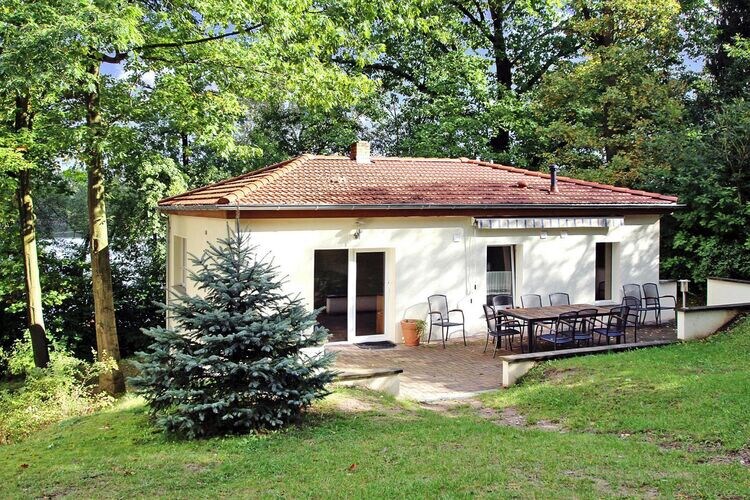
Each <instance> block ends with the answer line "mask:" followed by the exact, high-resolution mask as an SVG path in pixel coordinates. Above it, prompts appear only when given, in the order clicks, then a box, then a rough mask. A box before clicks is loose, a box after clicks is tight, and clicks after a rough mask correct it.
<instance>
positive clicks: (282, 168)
mask: <svg viewBox="0 0 750 500" xmlns="http://www.w3.org/2000/svg"><path fill="white" fill-rule="evenodd" d="M312 157H313V156H312V155H310V154H303V155H300V156H296V157H294V158H291V159H289V160H286V161H283V162H280V163H276V164H274V165H271V166H269V167H267V168H263V169H261V170H255V171H254V172H253V173H254V174H259V173H263V174H265V175H263V176H261V177H259V178H258V179H255V180H253V181H251V182H250V183H249V184H247V185H246V186H242V187H240V188H237V189H235V190H234V191H232V192H231V193H227V194H225V195H224V196H222V197H220V198H219V199H218V200H217V204H219V205H229V204H232V203H239V201H240V199H241V198H242V197H243V196H247V195H249V194H250V193H252V192H253V191H255V190H257V189H258V188H260V187H261V186H264V185H266V184H268V183H269V182H272V181H275V180H276V179H278V178H279V177H281V176H283V175H285V174H287V173H289V172H291V171H292V170H294V169H295V168H297V167H298V166H300V165H302V164H303V163H305V162H306V161H307V160H309V159H311V158H312ZM272 169H273V170H272ZM240 178H242V176H238V177H235V178H234V179H230V180H238V179H240ZM215 185H216V184H214V186H215Z"/></svg>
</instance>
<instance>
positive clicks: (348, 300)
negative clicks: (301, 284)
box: [313, 249, 387, 342]
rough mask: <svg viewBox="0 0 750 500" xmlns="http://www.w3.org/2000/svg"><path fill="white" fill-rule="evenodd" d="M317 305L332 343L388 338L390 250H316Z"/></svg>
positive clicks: (314, 271)
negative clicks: (387, 284) (387, 257)
mask: <svg viewBox="0 0 750 500" xmlns="http://www.w3.org/2000/svg"><path fill="white" fill-rule="evenodd" d="M314 259H315V262H314V269H313V281H314V283H313V303H314V304H313V305H314V307H315V308H316V309H322V311H321V312H320V314H318V323H320V325H321V326H324V327H326V328H327V329H328V331H329V332H330V334H329V336H328V340H329V341H330V342H347V341H348V342H363V341H375V340H382V339H383V338H384V337H385V319H386V318H385V313H386V311H385V304H386V288H387V287H386V252H384V251H374V250H347V249H341V250H315V257H314Z"/></svg>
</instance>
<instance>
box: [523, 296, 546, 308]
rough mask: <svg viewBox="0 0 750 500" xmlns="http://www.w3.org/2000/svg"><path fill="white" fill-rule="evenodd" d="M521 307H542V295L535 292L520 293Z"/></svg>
mask: <svg viewBox="0 0 750 500" xmlns="http://www.w3.org/2000/svg"><path fill="white" fill-rule="evenodd" d="M521 307H542V296H541V295H537V294H536V293H529V294H526V295H521Z"/></svg>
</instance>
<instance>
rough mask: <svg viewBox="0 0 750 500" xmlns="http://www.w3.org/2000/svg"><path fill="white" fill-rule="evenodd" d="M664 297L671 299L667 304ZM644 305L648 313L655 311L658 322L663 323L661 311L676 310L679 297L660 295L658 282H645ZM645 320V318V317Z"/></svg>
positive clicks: (658, 323)
mask: <svg viewBox="0 0 750 500" xmlns="http://www.w3.org/2000/svg"><path fill="white" fill-rule="evenodd" d="M663 299H669V301H671V304H670V303H669V301H667V303H666V304H665V303H664V302H663ZM643 303H644V304H643V305H644V308H645V309H646V313H645V314H648V312H649V311H653V312H654V315H655V316H656V324H657V325H660V324H661V312H662V311H669V310H671V311H674V310H675V309H677V299H676V298H675V296H674V295H659V286H658V285H657V284H656V283H644V284H643ZM644 320H645V318H644Z"/></svg>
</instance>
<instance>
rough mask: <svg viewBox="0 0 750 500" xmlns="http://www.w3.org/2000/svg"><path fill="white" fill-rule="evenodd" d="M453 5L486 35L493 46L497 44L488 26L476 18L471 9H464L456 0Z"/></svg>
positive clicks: (453, 0) (452, 2)
mask: <svg viewBox="0 0 750 500" xmlns="http://www.w3.org/2000/svg"><path fill="white" fill-rule="evenodd" d="M451 5H453V6H454V7H455V8H457V9H458V10H459V11H460V12H461V14H463V15H464V16H466V17H467V19H469V21H470V22H471V24H473V25H474V26H476V27H477V28H478V29H479V31H480V32H481V33H482V35H484V36H485V37H486V38H487V40H489V41H490V43H493V44H494V43H495V37H494V36H493V35H492V33H491V32H490V30H489V29H487V25H486V24H485V23H483V22H482V21H481V20H480V19H478V18H477V17H476V16H474V14H472V13H471V12H470V11H469V9H467V8H466V7H464V6H463V5H462V4H461V3H460V2H458V1H456V0H452V1H451Z"/></svg>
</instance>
